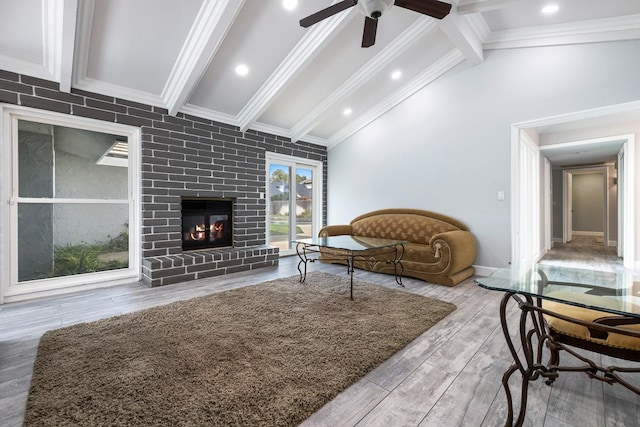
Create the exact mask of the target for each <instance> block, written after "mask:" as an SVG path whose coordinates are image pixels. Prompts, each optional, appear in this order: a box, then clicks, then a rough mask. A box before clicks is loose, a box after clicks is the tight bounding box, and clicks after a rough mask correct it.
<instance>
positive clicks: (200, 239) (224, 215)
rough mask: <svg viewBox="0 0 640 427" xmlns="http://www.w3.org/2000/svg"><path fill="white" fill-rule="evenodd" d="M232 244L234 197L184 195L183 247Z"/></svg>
mask: <svg viewBox="0 0 640 427" xmlns="http://www.w3.org/2000/svg"><path fill="white" fill-rule="evenodd" d="M232 246H233V200H232V199H208V198H183V199H182V250H183V251H191V250H199V249H211V248H226V247H232Z"/></svg>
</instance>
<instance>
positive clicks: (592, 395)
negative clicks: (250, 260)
mask: <svg viewBox="0 0 640 427" xmlns="http://www.w3.org/2000/svg"><path fill="white" fill-rule="evenodd" d="M296 263H297V259H296V258H294V257H288V258H282V259H281V261H280V266H279V267H277V268H269V269H262V270H258V271H255V272H243V273H236V274H230V275H226V276H223V277H217V278H211V279H206V280H199V281H193V282H188V283H182V284H176V285H170V286H165V287H161V288H147V287H144V286H143V285H141V284H138V283H133V284H130V285H123V286H117V287H112V288H106V289H101V290H95V291H90V292H81V293H77V294H70V295H67V296H61V297H53V298H47V299H41V300H34V301H29V302H19V303H12V304H5V305H3V306H0V426H7V427H8V426H19V425H21V424H22V420H23V416H24V408H25V404H26V399H27V393H28V388H29V382H30V378H31V372H32V365H33V361H34V358H35V354H36V350H37V345H38V340H39V337H40V336H41V335H42V334H43V333H44V332H45V331H47V330H49V329H53V328H59V327H62V326H65V325H70V324H74V323H79V322H87V321H93V320H97V319H101V318H105V317H108V316H114V315H119V314H122V313H127V312H132V311H136V310H141V309H144V308H148V307H152V306H156V305H161V304H166V303H169V302H172V301H175V300H179V299H187V298H192V297H197V296H201V295H205V294H209V293H213V292H219V291H223V290H226V289H231V288H235V287H240V286H245V285H252V284H256V283H260V282H263V281H266V280H271V279H274V278H277V277H286V276H291V275H294V274H297V270H296ZM310 270H323V271H326V272H329V273H334V274H339V275H346V271H345V267H343V266H334V265H326V264H319V263H315V264H311V265H310ZM355 277H356V279H357V280H363V281H367V282H370V283H378V284H380V285H382V286H388V287H394V288H397V285H396V284H395V282H394V280H393V277H392V276H388V275H380V274H375V273H369V272H364V271H360V270H357V271H356V272H355ZM403 281H404V283H405V285H406V290H407V291H409V292H416V293H419V294H422V295H426V296H430V297H434V298H439V299H442V300H446V301H450V302H453V303H454V304H456V305H457V307H458V308H457V310H456V311H454V312H453V313H452V314H451V315H449V316H448V317H446V318H445V319H443V320H442V321H440V322H439V323H438V324H436V325H435V326H434V327H433V328H431V329H430V330H429V331H427V332H425V333H424V334H423V335H422V336H420V337H419V338H418V339H416V340H415V341H414V342H413V343H411V344H410V345H408V346H407V347H406V348H404V349H403V350H401V351H400V352H398V353H397V354H396V355H395V356H393V357H392V358H390V359H389V360H387V361H386V362H385V363H383V364H382V365H381V366H380V367H378V368H377V369H375V370H374V371H372V372H371V373H370V374H369V375H367V376H366V377H364V378H362V379H361V380H360V381H358V382H357V383H355V384H354V385H353V386H351V387H350V388H348V389H346V390H345V391H344V392H343V393H341V394H340V395H339V396H338V397H336V398H335V399H334V400H333V401H331V402H329V403H328V404H327V405H325V406H324V407H323V408H322V409H320V410H319V411H318V412H317V413H316V414H314V415H313V416H311V417H310V418H309V419H308V420H307V421H306V422H304V423H303V425H304V426H332V427H333V426H420V427H426V426H434V427H435V426H438V427H441V426H501V425H503V424H504V420H505V403H506V399H505V394H504V391H503V389H502V387H501V378H502V374H503V372H504V371H505V370H506V369H507V367H508V366H509V365H510V363H511V357H510V355H509V353H508V350H507V348H506V345H505V341H504V337H503V335H502V329H501V327H500V324H499V317H498V307H499V304H500V299H501V296H502V295H501V294H500V293H498V292H491V291H487V290H484V289H482V288H480V287H478V286H476V285H475V284H474V282H473V280H467V281H466V282H464V283H462V284H460V285H458V286H456V287H454V288H448V287H445V286H439V285H432V284H429V283H425V282H422V281H419V280H414V279H409V278H405V279H404V280H403ZM510 313H511V319H510V320H511V321H513V322H514V324H516V323H515V322H517V321H518V310H517V308H515V307H511V310H510ZM515 377H517V375H514V378H515ZM634 381H635V378H634ZM518 393H519V392H518V390H517V389H515V390H514V394H516V395H517V394H518ZM525 425H527V426H545V427H558V426H576V427H590V426H594V427H596V426H598V427H609V426H636V425H640V399H639V398H638V396H637V395H636V394H634V393H632V392H630V391H628V390H626V389H624V388H622V387H620V386H609V385H607V384H604V383H601V382H599V381H593V380H589V379H588V378H587V376H586V375H584V374H577V373H566V374H562V375H561V376H560V378H559V379H558V380H557V381H556V383H555V384H554V385H553V386H551V387H549V386H546V385H545V384H543V383H542V381H537V382H535V383H533V384H532V386H531V388H530V393H529V405H528V411H527V419H526V422H525Z"/></svg>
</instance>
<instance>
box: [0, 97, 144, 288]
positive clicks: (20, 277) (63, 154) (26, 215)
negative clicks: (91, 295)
mask: <svg viewBox="0 0 640 427" xmlns="http://www.w3.org/2000/svg"><path fill="white" fill-rule="evenodd" d="M3 135H5V137H6V138H5V142H4V143H3V154H4V155H6V156H5V158H6V159H7V160H5V162H4V164H3V166H6V168H5V167H3V169H2V184H3V185H2V189H3V199H6V200H7V201H8V204H7V206H8V208H7V209H5V210H3V218H2V225H3V229H4V230H5V231H4V232H3V233H2V243H3V245H2V248H3V250H2V265H3V266H5V267H6V268H5V269H4V275H5V277H4V279H5V280H3V282H4V283H6V284H7V285H6V286H5V287H4V289H3V291H4V292H3V293H4V297H5V298H7V299H11V298H15V299H20V298H22V297H25V296H28V295H38V293H39V292H40V293H41V292H42V291H47V292H49V293H51V292H52V291H53V292H55V291H56V290H58V291H59V290H62V289H68V288H69V287H77V286H82V287H87V286H90V285H96V284H99V285H104V283H105V282H113V281H117V280H119V279H125V278H132V277H137V274H138V271H139V249H138V237H137V235H138V234H139V233H136V232H135V230H136V229H137V224H138V214H137V212H138V208H137V199H138V197H137V191H136V188H137V187H138V186H137V185H135V184H134V183H135V182H137V176H138V171H137V166H136V165H137V163H138V161H137V160H138V157H137V155H136V152H137V147H138V146H139V135H138V130H137V129H135V128H130V127H126V126H120V125H113V124H105V123H102V122H96V121H93V120H86V119H79V118H74V117H69V116H61V115H54V114H51V113H42V112H34V111H31V110H27V109H20V108H18V107H7V108H5V109H4V111H3ZM130 231H131V232H130Z"/></svg>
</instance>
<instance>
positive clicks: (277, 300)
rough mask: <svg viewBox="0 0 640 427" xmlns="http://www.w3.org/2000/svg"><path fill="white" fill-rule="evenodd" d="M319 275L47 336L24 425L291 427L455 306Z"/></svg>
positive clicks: (286, 279) (35, 368)
mask: <svg viewBox="0 0 640 427" xmlns="http://www.w3.org/2000/svg"><path fill="white" fill-rule="evenodd" d="M354 299H355V300H354V301H351V300H350V299H349V279H348V278H346V277H338V276H334V275H330V274H327V273H321V272H313V273H310V274H309V275H308V276H307V281H306V283H305V284H300V283H299V282H298V276H292V277H289V278H285V279H277V280H273V281H270V282H266V283H262V284H259V285H255V286H247V287H243V288H239V289H234V290H230V291H225V292H221V293H217V294H212V295H209V296H205V297H199V298H194V299H191V300H186V301H179V302H175V303H171V304H168V305H164V306H159V307H155V308H151V309H147V310H144V311H140V312H136V313H131V314H127V315H123V316H118V317H112V318H109V319H105V320H100V321H97V322H92V323H84V324H78V325H74V326H70V327H66V328H62V329H57V330H52V331H49V332H47V333H45V334H44V335H43V337H42V340H41V341H40V346H39V349H38V355H37V358H36V362H35V366H34V369H33V378H32V380H31V389H30V392H29V398H28V402H27V409H26V415H25V426H56V427H61V426H69V425H73V426H78V425H81V426H165V425H166V426H194V425H195V426H204V425H206V426H214V425H247V426H260V425H265V426H266V425H268V426H287V425H288V426H293V425H297V424H298V423H300V422H302V421H303V420H305V419H306V418H307V417H309V416H310V415H311V414H313V413H314V412H315V411H317V410H318V409H320V408H321V407H322V406H323V405H324V404H325V403H327V402H328V401H330V400H331V399H333V398H334V397H335V396H336V395H337V394H338V393H339V392H340V391H342V390H344V389H345V388H347V387H348V386H349V385H351V384H353V383H354V382H356V381H357V380H358V379H360V378H361V377H362V376H364V375H365V374H366V373H368V372H369V371H371V370H372V369H374V368H375V367H376V366H378V365H380V363H382V362H383V361H384V360H386V359H387V358H389V357H390V356H391V355H393V354H394V353H396V352H397V351H398V350H400V349H402V348H403V347H405V346H406V345H407V344H408V343H410V342H411V341H412V340H414V339H415V338H416V337H418V336H419V335H421V334H422V333H423V332H424V331H426V330H427V329H429V328H430V327H431V326H433V325H434V324H435V323H436V322H438V321H439V320H441V319H442V318H444V317H445V316H447V315H448V314H449V313H451V312H452V311H453V310H455V306H454V305H453V304H450V303H446V302H443V301H439V300H434V299H431V298H427V297H423V296H420V295H416V294H411V293H409V292H404V291H401V290H395V289H389V288H385V287H383V286H379V285H371V284H366V283H360V282H357V281H356V284H355V285H354Z"/></svg>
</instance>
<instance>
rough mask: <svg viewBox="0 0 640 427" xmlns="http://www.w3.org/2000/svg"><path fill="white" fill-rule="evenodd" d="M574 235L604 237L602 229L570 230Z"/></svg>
mask: <svg viewBox="0 0 640 427" xmlns="http://www.w3.org/2000/svg"><path fill="white" fill-rule="evenodd" d="M571 234H573V235H574V236H592V237H604V233H603V232H602V231H572V232H571Z"/></svg>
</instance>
